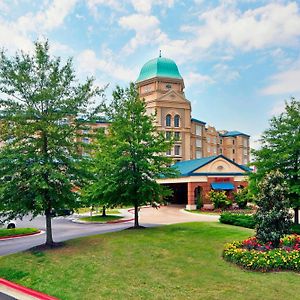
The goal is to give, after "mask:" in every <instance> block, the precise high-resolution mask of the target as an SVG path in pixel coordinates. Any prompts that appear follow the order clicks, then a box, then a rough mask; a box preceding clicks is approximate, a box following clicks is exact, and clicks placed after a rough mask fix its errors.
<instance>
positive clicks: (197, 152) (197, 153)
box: [196, 150, 202, 158]
mask: <svg viewBox="0 0 300 300" xmlns="http://www.w3.org/2000/svg"><path fill="white" fill-rule="evenodd" d="M201 157H202V151H201V150H197V151H196V158H201Z"/></svg>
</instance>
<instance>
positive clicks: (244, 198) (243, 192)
mask: <svg viewBox="0 0 300 300" xmlns="http://www.w3.org/2000/svg"><path fill="white" fill-rule="evenodd" d="M233 196H234V201H235V202H236V204H237V205H238V206H239V208H241V209H244V208H246V207H247V203H248V202H250V201H252V200H253V197H252V195H251V193H250V191H249V189H248V187H244V188H243V189H239V190H238V191H237V192H236V193H234V194H233Z"/></svg>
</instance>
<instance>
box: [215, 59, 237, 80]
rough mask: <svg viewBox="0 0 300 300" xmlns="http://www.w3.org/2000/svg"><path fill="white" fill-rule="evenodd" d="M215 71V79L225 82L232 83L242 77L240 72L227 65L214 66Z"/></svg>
mask: <svg viewBox="0 0 300 300" xmlns="http://www.w3.org/2000/svg"><path fill="white" fill-rule="evenodd" d="M213 69H214V71H215V74H214V77H215V78H216V79H221V80H222V81H224V82H231V81H234V80H236V79H238V78H239V77H240V72H239V71H238V70H234V69H233V68H231V67H230V66H228V65H226V64H222V63H220V64H216V65H214V66H213Z"/></svg>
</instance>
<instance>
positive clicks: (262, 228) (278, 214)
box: [254, 171, 291, 247]
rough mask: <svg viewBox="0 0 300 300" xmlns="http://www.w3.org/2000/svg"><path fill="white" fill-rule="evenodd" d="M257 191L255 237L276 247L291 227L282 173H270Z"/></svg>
mask: <svg viewBox="0 0 300 300" xmlns="http://www.w3.org/2000/svg"><path fill="white" fill-rule="evenodd" d="M259 189H260V193H259V194H258V201H257V205H258V210H257V212H256V214H255V215H254V219H255V222H256V224H257V225H256V237H257V239H258V240H259V241H261V242H263V243H267V242H272V244H273V245H274V246H275V247H277V246H278V245H279V242H280V238H282V237H283V236H284V234H286V233H288V232H289V229H290V226H291V215H290V214H289V209H288V207H289V202H288V200H287V195H288V188H287V184H286V182H285V180H284V176H283V175H282V173H280V172H279V171H271V172H270V173H269V174H267V175H266V176H265V178H264V179H263V180H262V182H261V183H260V184H259Z"/></svg>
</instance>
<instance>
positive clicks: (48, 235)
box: [45, 209, 54, 246]
mask: <svg viewBox="0 0 300 300" xmlns="http://www.w3.org/2000/svg"><path fill="white" fill-rule="evenodd" d="M45 216H46V245H47V246H53V244H54V242H53V238H52V223H51V210H50V209H46V211H45Z"/></svg>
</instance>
